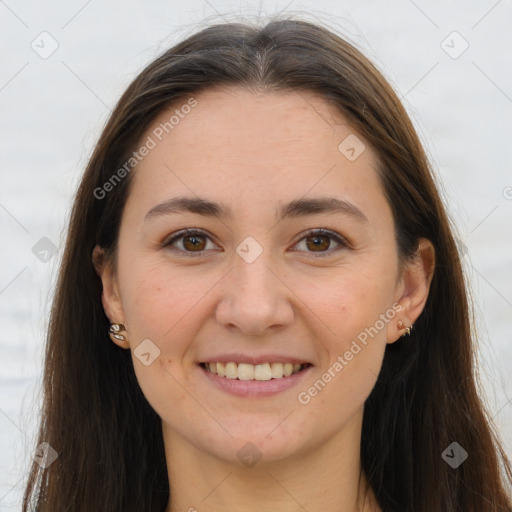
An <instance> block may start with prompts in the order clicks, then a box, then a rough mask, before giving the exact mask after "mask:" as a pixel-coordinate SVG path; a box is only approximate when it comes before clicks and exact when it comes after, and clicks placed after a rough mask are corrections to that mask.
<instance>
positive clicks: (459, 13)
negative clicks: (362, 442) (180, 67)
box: [0, 0, 512, 511]
mask: <svg viewBox="0 0 512 512" xmlns="http://www.w3.org/2000/svg"><path fill="white" fill-rule="evenodd" d="M281 10H284V12H285V13H289V14H293V13H297V14H301V13H304V12H309V13H314V15H312V14H309V15H308V16H307V18H308V19H310V20H314V19H315V18H318V20H319V21H321V22H325V23H329V24H330V25H331V27H332V28H334V29H335V30H337V31H338V32H339V33H341V34H342V35H345V36H346V37H348V38H349V39H351V40H352V41H353V42H355V43H356V44H357V45H358V46H359V47H360V48H361V49H362V50H363V51H364V52H365V53H366V54H367V55H368V56H369V57H370V58H371V59H372V60H373V61H374V62H375V63H376V64H377V65H378V66H379V67H380V69H381V70H382V71H383V72H384V74H385V75H386V76H387V77H388V79H389V80H390V81H391V83H392V84H393V86H394V87H395V89H396V90H397V91H398V92H399V94H400V96H401V97H403V101H404V103H405V105H406V108H407V110H408V112H409V113H410V115H411V116H412V118H413V121H414V123H415V125H416V127H417V129H418V130H419V132H420V135H421V137H422V140H423V143H424V144H425V146H426V148H427V151H428V153H429V155H430V157H431V160H432V162H433V164H434V167H435V169H436V174H437V178H438V180H439V182H440V185H441V188H442V189H443V195H444V197H445V200H446V202H447V205H448V208H449V211H450V212H451V214H452V217H453V219H454V222H455V224H456V226H457V228H458V231H459V238H460V240H461V243H462V244H464V247H465V248H467V253H466V256H465V258H464V261H465V265H466V270H467V276H468V280H469V281H470V284H471V286H472V289H473V297H474V301H475V319H476V323H477V326H478V335H479V341H478V346H479V352H480V354H479V355H480V365H479V367H480V370H481V377H482V381H483V386H484V389H485V397H486V401H487V403H488V406H489V410H490V411H491V414H492V416H493V417H494V421H495V422H496V424H497V425H498V428H499V431H500V433H501V435H502V437H503V438H504V441H505V445H506V449H507V452H508V453H509V454H510V453H511V452H512V401H511V400H512V381H511V378H510V374H511V368H512V341H511V335H510V332H511V330H512V329H511V328H512V240H511V235H510V231H511V228H510V226H511V224H512V223H511V220H512V173H511V172H510V171H511V160H512V154H511V151H510V149H511V148H510V146H511V141H512V137H511V135H512V123H511V114H512V70H511V66H510V56H511V49H512V39H511V37H510V35H509V33H510V27H511V26H512V2H511V0H500V1H478V2H463V1H455V2H450V3H449V4H448V3H446V2H441V1H435V2H432V1H431V2H426V1H420V0H418V1H416V2H413V1H409V0H400V1H394V2H391V1H388V2H383V1H364V2H362V1H340V0H337V1H327V0H315V1H308V2H304V1H302V2H300V1H292V2H260V3H258V4H256V5H254V4H253V6H252V7H251V6H248V5H247V4H246V3H243V2H226V1H221V0H211V1H208V2H206V1H200V0H197V1H190V2H189V1H187V2H181V3H178V2H164V1H157V0H152V1H147V2H137V1H110V2H100V1H99V0H90V1H83V0H80V1H69V2H66V3H65V4H63V3H61V2H55V1H49V2H44V4H43V3H41V4H39V3H36V2H28V1H16V0H5V1H1V0H0V16H1V20H2V21H1V30H0V34H1V37H2V43H3V44H2V47H1V60H0V62H1V73H0V102H1V112H2V115H1V116H0V135H1V138H0V140H1V141H2V144H1V159H0V165H1V175H0V226H1V229H2V231H1V233H2V235H1V240H2V260H1V261H2V264H1V266H0V301H1V322H0V325H1V329H0V450H1V451H0V453H1V456H0V510H6V511H7V510H20V497H21V492H22V489H23V484H24V478H25V476H24V475H25V472H26V469H27V467H28V464H29V459H30V453H31V451H32V450H33V448H34V435H35V429H36V426H37V421H38V416H37V414H38V413H37V407H38V404H39V393H40V380H41V369H42V346H43V340H44V332H45V327H46V321H47V317H48V309H49V300H50V298H51V294H52V290H53V285H54V282H55V277H56V272H57V268H58V262H59V259H60V256H61V250H62V247H63V240H64V230H65V226H66V221H67V216H68V211H69V207H70V204H71V200H72V198H73V193H74V191H75V188H76V185H77V182H78V179H79V177H80V175H81V173H82V171H83V169H84V166H85V164H86V161H87V158H88V155H89V154H90V152H91V148H92V146H93V144H94V142H95V140H96V138H97V136H98V135H99V131H100V129H101V127H102V125H103V123H104V122H105V120H106V118H107V116H108V114H109V112H110V109H111V108H112V107H113V106H114V104H115V102H116V100H117V99H118V97H119V96H120V94H121V93H122V92H123V90H124V89H125V87H126V86H127V85H128V84H129V82H130V81H131V80H132V79H133V78H134V77H135V75H136V74H137V73H138V72H139V71H140V70H141V69H142V68H143V66H144V65H145V64H146V63H148V62H149V61H151V60H152V59H153V58H155V57H156V56H157V55H158V54H159V53H161V52H162V51H163V50H164V49H165V48H167V47H168V46H170V45H171V44H173V43H175V42H176V41H178V40H179V39H181V38H183V37H185V36H186V35H189V34H190V33H192V32H194V31H195V30H196V29H198V28H201V27H203V26H205V25H206V24H208V23H210V22H212V21H221V20H222V19H223V18H224V19H232V18H233V15H240V14H242V15H245V16H249V17H254V16H258V15H259V16H261V17H265V16H267V15H272V14H275V13H278V12H279V11H281ZM43 31H46V32H48V33H49V34H51V38H53V39H55V41H57V43H58V48H57V50H56V51H55V52H54V53H53V54H52V55H50V56H49V57H48V58H46V59H43V58H41V57H40V56H39V55H38V53H36V51H34V50H33V49H32V47H31V44H33V45H34V46H35V47H36V48H38V51H40V52H43V51H48V49H49V48H51V46H50V44H51V39H50V38H49V37H48V36H40V34H41V32H43ZM454 31H456V32H458V34H460V36H459V35H456V34H455V35H454V34H452V33H453V32H454ZM45 37H46V39H43V38H45ZM462 38H463V39H462ZM42 39H43V41H41V40H42ZM33 41H34V43H32V42H33ZM443 41H444V43H443ZM465 41H466V42H467V44H468V45H469V47H468V48H467V50H466V51H465V52H464V53H462V54H461V55H460V56H458V57H457V58H453V57H455V56H457V55H458V53H459V52H460V51H461V50H462V49H463V48H464V47H465V45H466V43H465ZM447 52H448V53H447ZM449 53H451V56H450V55H449ZM43 237H47V238H48V239H49V240H51V242H52V243H53V244H55V246H56V247H57V248H58V249H59V250H58V251H57V253H56V254H55V256H54V257H52V258H51V259H50V260H49V261H48V262H47V263H44V262H42V261H40V259H39V258H38V257H37V256H36V255H35V254H34V253H33V251H32V248H33V247H34V245H35V244H36V243H37V242H38V241H39V240H40V239H41V238H43ZM41 256H42V254H39V257H41ZM50 256H51V254H50ZM466 448H469V449H468V451H470V447H466ZM439 456H441V454H439Z"/></svg>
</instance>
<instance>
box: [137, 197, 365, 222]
mask: <svg viewBox="0 0 512 512" xmlns="http://www.w3.org/2000/svg"><path fill="white" fill-rule="evenodd" d="M187 212H188V213H196V214H198V215H204V216H206V217H218V218H221V217H223V218H227V217H230V218H232V217H233V214H232V211H231V208H229V207H227V206H225V205H223V204H222V203H217V202H215V201H209V200H207V199H203V198H201V197H175V198H173V199H168V200H167V201H164V202H163V203H160V204H157V205H156V206H154V207H153V208H151V210H149V211H148V213H147V214H146V216H145V218H144V221H148V220H150V219H154V218H156V217H160V216H162V215H171V214H181V213H187ZM321 213H342V214H345V215H348V216H350V217H353V218H354V219H356V220H359V221H363V222H368V218H367V217H366V215H365V214H364V213H363V212H362V211H361V210H360V209H359V208H358V207H357V206H355V205H354V204H352V203H350V202H349V201H346V200H343V199H338V198H336V197H319V198H313V199H296V200H294V201H291V202H289V203H288V204H285V205H283V206H282V207H281V208H280V211H279V212H277V216H278V218H279V219H285V218H295V217H303V216H306V215H318V214H321Z"/></svg>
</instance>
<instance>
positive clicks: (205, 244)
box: [162, 228, 216, 256]
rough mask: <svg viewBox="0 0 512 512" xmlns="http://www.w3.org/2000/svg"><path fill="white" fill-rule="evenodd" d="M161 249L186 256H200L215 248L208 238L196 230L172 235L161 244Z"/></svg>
mask: <svg viewBox="0 0 512 512" xmlns="http://www.w3.org/2000/svg"><path fill="white" fill-rule="evenodd" d="M162 247H165V248H166V249H170V250H172V251H174V252H175V253H177V254H179V253H181V254H184V255H186V256H201V255H202V254H203V253H206V252H207V251H208V250H209V249H212V248H215V247H216V246H215V244H214V243H213V242H212V241H211V239H210V237H209V236H208V235H207V234H205V233H203V232H202V231H199V230H197V229H191V228H189V229H185V230H182V231H179V232H178V233H174V235H172V236H171V237H170V238H168V239H167V240H166V241H164V242H163V243H162Z"/></svg>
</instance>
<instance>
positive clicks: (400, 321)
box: [396, 320, 413, 338]
mask: <svg viewBox="0 0 512 512" xmlns="http://www.w3.org/2000/svg"><path fill="white" fill-rule="evenodd" d="M396 326H397V327H398V328H399V329H400V330H402V329H405V332H404V333H403V334H402V335H401V336H400V337H401V338H403V337H404V336H410V334H411V329H412V327H413V326H412V324H411V326H410V327H406V326H405V324H404V323H403V322H402V320H398V323H397V324H396Z"/></svg>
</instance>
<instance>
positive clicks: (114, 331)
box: [108, 324, 126, 341]
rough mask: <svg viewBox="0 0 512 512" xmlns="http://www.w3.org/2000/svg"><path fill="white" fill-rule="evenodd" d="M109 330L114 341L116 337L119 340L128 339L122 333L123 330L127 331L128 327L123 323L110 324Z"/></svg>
mask: <svg viewBox="0 0 512 512" xmlns="http://www.w3.org/2000/svg"><path fill="white" fill-rule="evenodd" d="M108 332H109V334H110V338H111V339H112V341H114V339H116V340H118V341H126V336H125V335H124V334H121V332H126V328H125V326H124V325H123V324H110V327H109V329H108Z"/></svg>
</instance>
